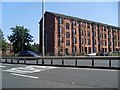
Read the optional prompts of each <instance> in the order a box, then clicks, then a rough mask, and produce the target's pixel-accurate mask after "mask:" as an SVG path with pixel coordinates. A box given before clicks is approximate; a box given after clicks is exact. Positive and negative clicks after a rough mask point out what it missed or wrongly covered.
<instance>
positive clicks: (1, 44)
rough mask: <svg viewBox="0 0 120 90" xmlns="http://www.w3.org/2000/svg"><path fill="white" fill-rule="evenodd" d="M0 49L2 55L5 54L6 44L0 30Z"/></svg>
mask: <svg viewBox="0 0 120 90" xmlns="http://www.w3.org/2000/svg"><path fill="white" fill-rule="evenodd" d="M0 49H1V50H2V53H3V54H4V53H6V50H7V43H6V40H5V39H4V35H3V31H2V30H1V29H0Z"/></svg>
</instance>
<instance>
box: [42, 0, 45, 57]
mask: <svg viewBox="0 0 120 90" xmlns="http://www.w3.org/2000/svg"><path fill="white" fill-rule="evenodd" d="M42 17H43V23H42V56H43V57H44V56H45V46H44V0H42Z"/></svg>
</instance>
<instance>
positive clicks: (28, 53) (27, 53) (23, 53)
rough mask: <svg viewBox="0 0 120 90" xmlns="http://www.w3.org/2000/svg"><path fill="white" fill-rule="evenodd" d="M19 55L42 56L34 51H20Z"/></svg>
mask: <svg viewBox="0 0 120 90" xmlns="http://www.w3.org/2000/svg"><path fill="white" fill-rule="evenodd" d="M18 56H21V57H25V56H26V57H40V56H39V55H38V54H37V53H34V52H32V51H20V52H19V53H18Z"/></svg>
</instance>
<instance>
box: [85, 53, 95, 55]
mask: <svg viewBox="0 0 120 90" xmlns="http://www.w3.org/2000/svg"><path fill="white" fill-rule="evenodd" d="M86 56H96V53H89V54H87V55H86Z"/></svg>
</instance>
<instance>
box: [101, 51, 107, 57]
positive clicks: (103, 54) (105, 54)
mask: <svg viewBox="0 0 120 90" xmlns="http://www.w3.org/2000/svg"><path fill="white" fill-rule="evenodd" d="M100 56H109V53H107V52H104V53H103V52H101V53H100Z"/></svg>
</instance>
